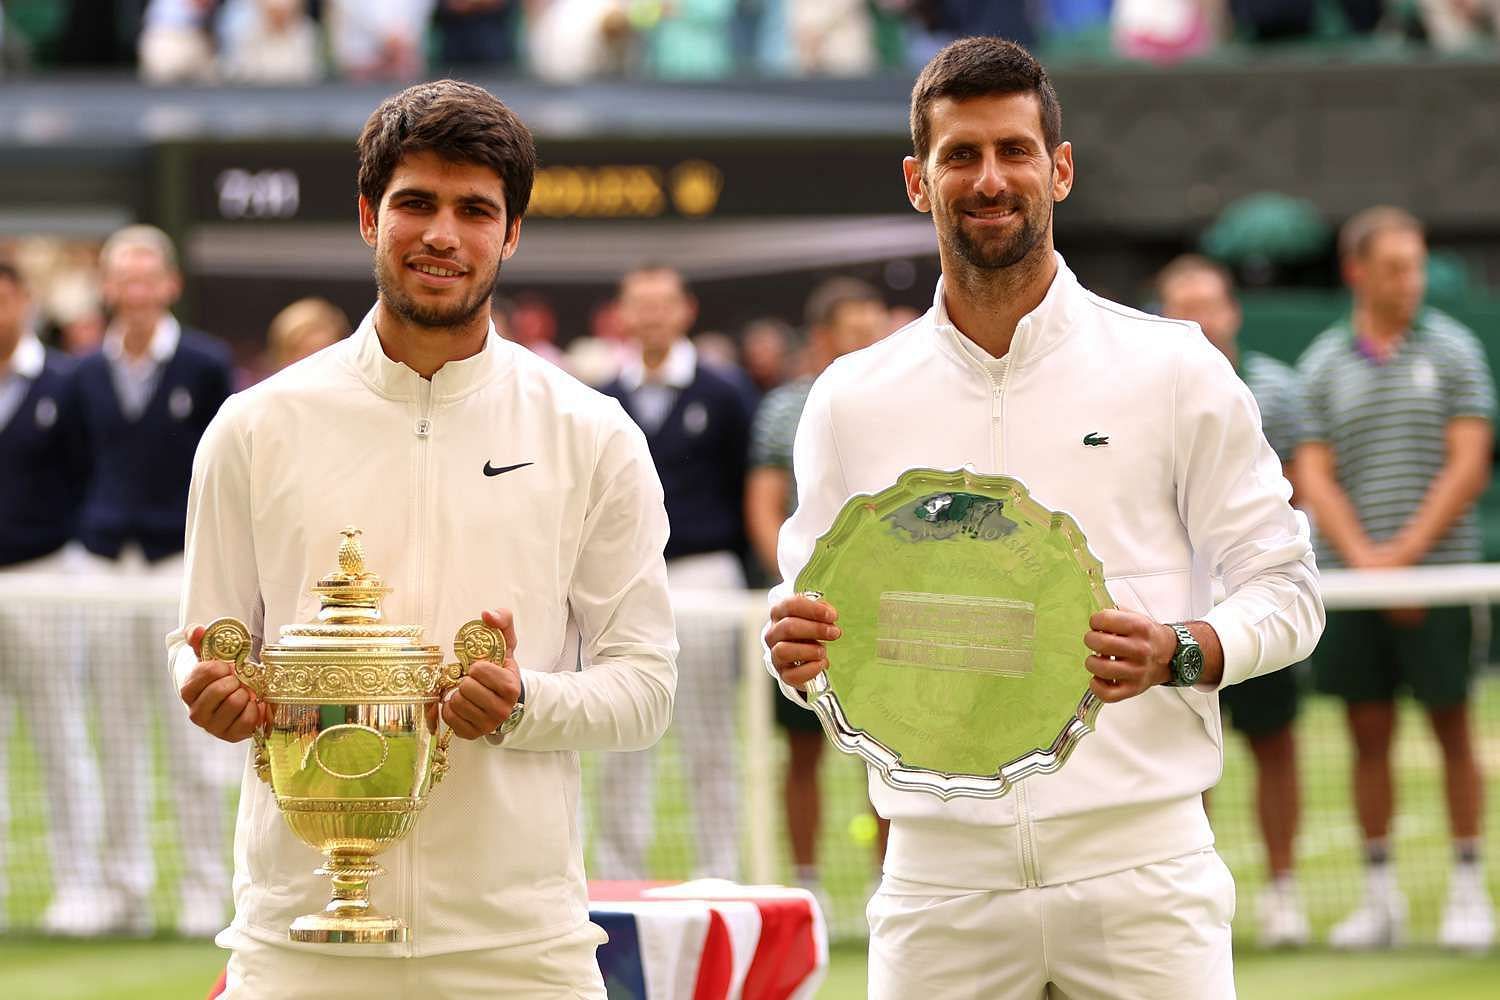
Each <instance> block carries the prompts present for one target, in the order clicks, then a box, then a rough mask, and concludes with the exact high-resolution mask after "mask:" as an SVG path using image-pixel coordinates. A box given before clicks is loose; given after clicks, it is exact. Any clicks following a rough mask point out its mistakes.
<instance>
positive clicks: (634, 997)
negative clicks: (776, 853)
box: [589, 879, 828, 1000]
mask: <svg viewBox="0 0 1500 1000" xmlns="http://www.w3.org/2000/svg"><path fill="white" fill-rule="evenodd" d="M589 918H590V919H591V920H593V922H594V923H596V924H598V925H599V926H600V927H603V928H604V930H605V931H606V932H607V933H608V934H609V943H608V944H606V945H604V946H603V947H601V948H600V949H599V970H600V971H601V972H602V973H603V974H604V985H605V987H606V989H607V990H608V992H609V997H610V1000H805V998H809V997H811V996H812V995H813V994H814V992H816V990H817V988H818V985H819V984H820V983H821V982H822V981H823V976H824V974H825V973H826V972H827V970H828V931H827V927H826V925H825V923H824V915H823V913H822V912H821V911H820V910H819V909H818V904H817V903H816V902H815V901H814V899H813V896H812V893H810V892H808V891H807V890H805V889H788V888H783V887H781V886H760V885H756V886H746V885H737V884H735V883H733V882H725V881H722V880H719V879H700V880H698V881H694V882H683V883H679V884H675V885H672V884H662V883H652V882H591V883H589Z"/></svg>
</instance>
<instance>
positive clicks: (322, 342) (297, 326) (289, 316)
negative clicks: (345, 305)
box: [266, 298, 350, 373]
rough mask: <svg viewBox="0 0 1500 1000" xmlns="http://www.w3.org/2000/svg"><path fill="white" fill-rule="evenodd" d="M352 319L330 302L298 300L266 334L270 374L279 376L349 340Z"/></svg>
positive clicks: (278, 315) (272, 323) (283, 312)
mask: <svg viewBox="0 0 1500 1000" xmlns="http://www.w3.org/2000/svg"><path fill="white" fill-rule="evenodd" d="M349 329H350V328H349V317H348V316H346V315H344V310H342V309H340V308H339V307H338V306H336V305H334V304H333V303H332V302H329V301H328V300H327V299H320V298H306V299H298V300H297V301H296V302H293V303H292V304H291V305H289V306H287V307H286V308H285V309H283V310H281V312H279V313H277V314H276V316H275V318H274V319H272V320H271V325H270V327H268V328H267V330H266V360H267V362H268V365H267V368H268V369H269V372H268V373H274V372H279V371H281V369H283V368H285V367H287V366H288V365H292V364H296V363H297V362H298V361H301V360H302V359H303V358H306V357H310V356H311V355H313V354H316V353H317V352H318V351H321V350H322V349H323V348H325V347H331V346H332V345H334V344H337V343H338V342H339V341H341V340H343V339H344V338H345V337H347V336H349Z"/></svg>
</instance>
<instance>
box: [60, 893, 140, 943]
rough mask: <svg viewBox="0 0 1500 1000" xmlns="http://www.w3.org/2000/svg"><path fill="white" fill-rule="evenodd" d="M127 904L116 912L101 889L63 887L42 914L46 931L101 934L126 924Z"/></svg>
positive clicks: (89, 935) (80, 935) (76, 934)
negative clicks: (102, 894) (103, 898)
mask: <svg viewBox="0 0 1500 1000" xmlns="http://www.w3.org/2000/svg"><path fill="white" fill-rule="evenodd" d="M126 923H127V921H126V919H125V915H124V913H123V908H121V912H119V913H116V912H115V911H114V910H112V909H111V907H110V906H109V905H108V904H107V903H104V902H103V901H101V900H100V898H99V894H98V893H96V892H95V893H91V892H86V891H84V890H82V889H62V890H60V891H59V892H58V893H57V895H55V896H53V897H52V902H51V903H48V904H47V909H46V911H45V912H44V913H43V914H42V931H43V932H44V933H47V934H56V935H58V936H60V937H80V938H81V937H97V936H98V935H100V934H104V933H107V932H108V931H111V930H118V929H120V927H121V926H123V925H124V924H126Z"/></svg>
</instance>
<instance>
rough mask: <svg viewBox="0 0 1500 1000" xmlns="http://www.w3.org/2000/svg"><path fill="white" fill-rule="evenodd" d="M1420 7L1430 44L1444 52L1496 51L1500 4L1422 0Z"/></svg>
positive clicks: (1476, 0)
mask: <svg viewBox="0 0 1500 1000" xmlns="http://www.w3.org/2000/svg"><path fill="white" fill-rule="evenodd" d="M1417 7H1418V9H1419V10H1420V12H1421V15H1422V27H1423V28H1424V29H1426V31H1427V38H1428V41H1430V42H1431V43H1432V46H1433V48H1436V49H1441V50H1443V51H1444V52H1462V51H1463V50H1465V49H1471V48H1478V47H1480V46H1489V47H1491V48H1493V47H1494V45H1495V36H1496V35H1497V34H1500V0H1418V2H1417ZM1486 29H1488V31H1486Z"/></svg>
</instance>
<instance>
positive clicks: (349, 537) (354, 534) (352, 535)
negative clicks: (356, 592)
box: [339, 524, 365, 580]
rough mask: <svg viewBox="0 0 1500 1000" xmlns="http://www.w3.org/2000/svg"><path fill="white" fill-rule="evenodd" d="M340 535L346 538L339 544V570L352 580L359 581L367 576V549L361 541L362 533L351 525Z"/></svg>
mask: <svg viewBox="0 0 1500 1000" xmlns="http://www.w3.org/2000/svg"><path fill="white" fill-rule="evenodd" d="M339 534H341V535H343V536H344V540H343V541H342V542H340V543H339V569H341V570H343V571H344V573H345V575H347V576H348V577H349V578H350V579H352V580H358V579H359V578H360V577H362V576H364V574H365V547H364V545H363V544H362V543H361V542H360V540H359V536H360V535H361V534H362V532H361V531H360V530H359V529H358V528H356V527H355V526H354V525H352V524H351V525H349V526H348V527H347V528H344V529H343V530H342V531H340V532H339Z"/></svg>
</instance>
